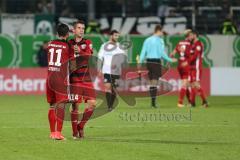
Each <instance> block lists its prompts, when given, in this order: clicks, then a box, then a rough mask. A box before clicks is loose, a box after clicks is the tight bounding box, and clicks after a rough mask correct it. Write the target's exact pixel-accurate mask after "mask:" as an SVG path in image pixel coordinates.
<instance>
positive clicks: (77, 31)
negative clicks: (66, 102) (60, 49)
mask: <svg viewBox="0 0 240 160" xmlns="http://www.w3.org/2000/svg"><path fill="white" fill-rule="evenodd" d="M84 30H85V23H84V21H81V20H79V21H77V22H75V23H74V28H73V33H74V38H73V39H71V40H69V44H70V45H71V52H70V57H71V59H75V61H76V68H77V70H75V71H74V72H73V73H71V75H70V83H71V89H70V90H71V95H70V97H71V100H73V101H74V103H73V104H72V106H73V110H72V113H71V120H72V131H73V138H74V139H76V138H83V137H84V126H85V124H86V123H87V121H88V120H89V118H90V117H91V116H92V114H93V111H94V108H95V106H96V93H95V90H94V86H93V83H92V80H91V77H90V73H89V58H90V57H91V56H92V53H93V50H92V42H91V41H90V40H89V39H85V38H83V36H84ZM82 100H84V102H85V103H87V105H88V106H87V107H86V108H85V110H84V113H83V116H82V119H81V120H80V122H79V119H78V118H79V112H78V107H79V103H81V102H82Z"/></svg>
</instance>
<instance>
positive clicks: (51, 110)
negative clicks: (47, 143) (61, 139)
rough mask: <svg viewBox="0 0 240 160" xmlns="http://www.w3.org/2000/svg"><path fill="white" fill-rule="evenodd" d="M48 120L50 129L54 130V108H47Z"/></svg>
mask: <svg viewBox="0 0 240 160" xmlns="http://www.w3.org/2000/svg"><path fill="white" fill-rule="evenodd" d="M48 121H49V126H50V131H51V132H55V126H56V115H55V109H54V108H49V110H48Z"/></svg>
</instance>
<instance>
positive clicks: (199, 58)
mask: <svg viewBox="0 0 240 160" xmlns="http://www.w3.org/2000/svg"><path fill="white" fill-rule="evenodd" d="M192 34H193V41H192V43H193V44H192V51H191V58H190V82H191V87H192V89H191V101H192V102H191V104H192V106H193V107H195V105H196V104H195V96H196V93H199V95H200V97H201V99H202V105H203V106H204V107H208V102H207V99H206V96H205V94H204V91H203V89H202V87H201V85H200V80H201V75H202V62H203V56H204V55H203V52H204V47H203V43H202V42H201V41H200V40H199V39H198V36H199V34H198V32H197V31H192Z"/></svg>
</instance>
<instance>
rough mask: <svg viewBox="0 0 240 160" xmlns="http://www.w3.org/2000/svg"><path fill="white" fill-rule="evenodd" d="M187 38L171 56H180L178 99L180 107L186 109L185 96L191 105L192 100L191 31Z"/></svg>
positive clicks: (187, 32) (188, 31)
mask: <svg viewBox="0 0 240 160" xmlns="http://www.w3.org/2000/svg"><path fill="white" fill-rule="evenodd" d="M185 35H186V38H185V39H184V40H182V41H180V42H178V44H177V46H176V47H175V49H174V50H173V52H172V53H171V54H170V56H171V57H174V56H175V55H176V53H177V54H178V55H179V57H178V72H179V75H180V78H181V89H180V93H179V99H178V104H177V106H178V107H180V108H181V107H184V104H183V100H184V97H185V95H187V98H188V101H189V103H191V98H190V91H189V89H188V88H189V87H190V83H189V76H190V65H189V58H190V52H191V40H192V32H191V30H187V31H186V33H185Z"/></svg>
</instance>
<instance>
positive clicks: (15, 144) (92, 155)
mask: <svg viewBox="0 0 240 160" xmlns="http://www.w3.org/2000/svg"><path fill="white" fill-rule="evenodd" d="M0 101H1V106H0V159H4V160H5V159H6V160H11V159H12V160H16V159H24V160H28V159H29V160H32V159H34V160H44V159H51V160H52V159H56V160H63V159H65V160H66V159H67V160H72V159H82V160H90V159H91V160H96V159H104V160H108V159H109V160H110V159H111V160H112V159H118V160H119V159H124V160H134V159H136V160H139V159H144V160H148V159H149V160H154V159H164V160H192V159H194V160H238V159H239V157H240V152H239V151H240V138H239V135H240V116H239V115H240V106H239V104H240V99H239V97H210V98H209V101H210V103H211V107H210V108H207V109H204V108H202V107H199V106H198V107H197V108H194V109H191V117H190V118H191V119H189V117H188V116H190V109H189V108H183V109H179V108H177V107H176V102H177V97H175V96H161V97H159V98H158V102H159V104H161V108H160V109H153V108H150V107H149V99H148V98H144V99H138V100H137V104H136V107H128V106H127V104H125V103H124V102H123V101H121V102H120V106H119V107H118V108H117V109H116V110H114V111H113V112H111V113H109V114H106V115H104V116H102V117H99V118H97V119H93V120H91V121H90V122H89V123H88V124H87V127H86V131H85V136H86V138H85V139H84V140H83V141H74V140H72V138H71V127H70V122H65V124H64V129H63V134H64V135H65V137H66V138H67V140H66V141H54V140H50V139H49V138H48V136H49V127H48V120H47V111H48V104H47V103H46V101H45V97H44V96H1V97H0ZM126 113H127V114H128V117H124V115H126ZM151 113H158V114H160V113H161V114H165V115H169V116H170V115H175V116H176V115H185V117H186V118H185V119H184V118H183V119H181V120H176V119H171V118H169V119H168V120H167V119H166V118H162V119H161V120H159V119H158V120H154V119H150V118H149V117H148V122H147V121H145V120H146V119H144V118H142V117H140V120H139V118H136V115H138V114H140V115H141V116H143V115H144V114H148V115H150V114H151ZM134 115H135V117H134ZM130 116H132V119H130ZM187 117H188V118H187Z"/></svg>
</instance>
